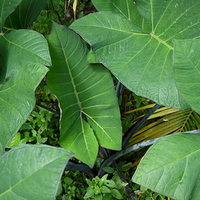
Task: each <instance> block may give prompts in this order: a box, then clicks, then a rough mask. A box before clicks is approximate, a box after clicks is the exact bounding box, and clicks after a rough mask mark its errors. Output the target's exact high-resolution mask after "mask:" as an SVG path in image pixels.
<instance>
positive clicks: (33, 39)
mask: <svg viewBox="0 0 200 200" xmlns="http://www.w3.org/2000/svg"><path fill="white" fill-rule="evenodd" d="M0 41H1V48H0V51H1V52H0V54H1V56H2V57H3V59H4V60H5V62H4V63H1V65H2V66H3V67H5V68H7V71H6V80H5V82H4V84H3V85H2V86H1V88H0V127H1V130H0V154H1V153H2V152H3V151H4V148H5V146H6V145H7V144H8V143H9V141H10V140H11V139H12V137H13V136H14V135H15V134H16V133H17V131H18V130H19V128H20V127H21V125H22V124H23V123H24V122H25V121H26V119H27V118H28V116H29V114H30V113H31V111H32V109H33V107H34V105H35V96H34V91H35V88H36V87H37V86H38V84H39V83H40V81H41V79H42V78H43V77H44V75H45V74H46V73H47V71H48V69H47V68H46V67H44V65H50V64H51V59H50V55H49V50H48V45H47V41H46V40H45V38H44V37H43V36H42V35H40V34H39V33H37V32H34V31H30V30H18V31H12V32H11V33H9V34H7V35H5V36H1V38H0Z"/></svg>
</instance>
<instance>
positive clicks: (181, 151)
mask: <svg viewBox="0 0 200 200" xmlns="http://www.w3.org/2000/svg"><path fill="white" fill-rule="evenodd" d="M196 132H198V133H178V134H174V135H170V136H166V137H164V138H161V139H160V140H159V141H157V142H156V143H155V144H154V145H153V146H152V147H150V149H149V150H148V151H147V153H146V154H145V156H144V157H143V159H142V161H141V162H140V164H139V166H138V168H137V170H136V172H135V174H134V176H133V178H132V180H133V182H136V183H138V184H140V185H143V186H145V187H147V188H150V189H151V190H153V191H155V192H158V193H160V194H163V195H166V196H168V197H171V198H173V199H177V200H188V199H189V197H190V196H191V195H192V194H193V189H194V188H195V187H196V184H198V185H199V179H198V177H199V175H200V163H199V162H198V160H199V156H200V134H199V131H196ZM197 180H198V181H197ZM196 194H198V192H197V191H196ZM198 198H199V196H195V197H194V198H193V199H198Z"/></svg>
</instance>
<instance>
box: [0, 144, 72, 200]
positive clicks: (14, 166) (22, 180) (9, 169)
mask: <svg viewBox="0 0 200 200" xmlns="http://www.w3.org/2000/svg"><path fill="white" fill-rule="evenodd" d="M72 155H73V153H72V152H70V151H68V150H64V149H61V148H56V147H50V146H45V145H34V146H33V145H26V146H22V147H17V148H15V149H12V150H11V151H9V152H8V153H6V154H4V155H3V156H2V157H1V159H0V168H1V171H0V177H1V180H0V185H1V187H0V199H1V200H3V199H16V200H18V199H44V200H45V199H46V200H49V199H55V197H56V194H57V189H58V185H59V182H60V178H61V175H62V173H63V170H64V167H65V165H66V164H67V162H68V160H69V159H70V157H71V156H72Z"/></svg>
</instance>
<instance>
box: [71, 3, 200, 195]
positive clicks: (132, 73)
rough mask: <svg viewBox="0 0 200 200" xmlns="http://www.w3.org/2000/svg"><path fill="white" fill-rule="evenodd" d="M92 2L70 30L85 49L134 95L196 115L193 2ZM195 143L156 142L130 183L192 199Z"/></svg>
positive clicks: (181, 138) (194, 137)
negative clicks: (91, 7) (90, 8)
mask: <svg viewBox="0 0 200 200" xmlns="http://www.w3.org/2000/svg"><path fill="white" fill-rule="evenodd" d="M93 3H94V5H95V6H96V8H97V9H98V11H99V12H97V13H94V14H90V15H88V16H86V17H84V18H82V19H80V20H77V21H76V22H74V23H73V24H72V25H71V26H70V27H71V28H72V29H74V30H75V31H76V32H77V33H79V34H80V35H81V36H82V37H83V38H84V39H85V40H86V41H87V42H88V43H89V44H90V45H91V48H92V51H93V56H95V57H96V60H98V61H99V62H101V63H102V64H103V65H104V66H105V67H107V68H108V69H109V70H110V71H111V72H112V73H113V75H114V76H115V77H117V79H118V80H119V81H120V82H121V83H122V84H123V85H124V86H126V87H127V88H128V89H130V90H132V91H134V92H135V93H137V94H138V95H141V96H145V97H147V98H150V99H152V100H154V101H155V102H157V103H158V104H160V105H165V106H170V107H175V108H179V109H191V108H192V109H194V110H195V111H196V112H198V113H199V112H200V107H199V98H200V97H199V84H200V82H199V69H200V68H199V54H200V49H199V43H200V40H199V37H200V32H199V30H200V24H199V22H200V14H199V11H198V10H199V8H200V3H199V1H197V0H196V1H179V0H178V1H175V0H171V1H156V0H138V1H136V2H135V3H134V4H133V1H131V0H129V1H115V0H112V1H107V0H102V1H97V0H93ZM197 132H198V131H197ZM198 140H199V134H196V133H190V134H188V133H179V134H176V135H171V136H168V137H165V138H163V139H160V140H159V141H158V142H157V143H156V144H155V145H153V146H152V147H151V148H150V150H149V151H148V153H147V154H146V156H145V157H144V158H143V160H142V161H141V163H140V165H139V167H138V169H137V171H136V173H135V174H134V176H133V181H134V182H137V183H139V184H141V185H144V186H146V187H148V188H150V189H152V190H154V191H157V192H159V193H161V194H165V195H167V196H169V197H172V198H174V199H189V198H190V197H191V198H193V199H197V198H198V196H199V195H198V192H197V189H196V188H198V184H199V179H198V177H199V167H198V165H199V164H197V163H199V162H198V159H197V158H198V155H199V145H197V143H198ZM124 151H128V149H125V150H124ZM121 154H122V153H121ZM117 155H119V153H117ZM115 156H116V155H115ZM119 156H120V155H119ZM111 157H112V156H111ZM116 157H117V156H116ZM113 159H114V156H113ZM108 160H109V161H111V160H112V159H111V158H108ZM109 161H107V162H105V163H106V164H108V163H109ZM196 162H197V163H196ZM105 163H104V164H105ZM188 185H190V187H189V188H188ZM186 188H187V189H186Z"/></svg>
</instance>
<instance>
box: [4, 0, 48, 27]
mask: <svg viewBox="0 0 200 200" xmlns="http://www.w3.org/2000/svg"><path fill="white" fill-rule="evenodd" d="M46 3H47V0H42V1H41V0H22V2H21V3H20V4H19V6H17V8H16V10H15V11H14V12H13V13H12V14H11V15H10V16H9V17H8V18H7V20H6V22H5V26H6V28H12V29H20V28H21V29H23V28H24V29H25V28H27V27H28V26H29V25H31V24H32V23H33V22H34V21H35V20H36V19H37V17H38V15H39V14H40V12H41V11H42V10H43V9H44V8H45V6H46Z"/></svg>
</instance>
